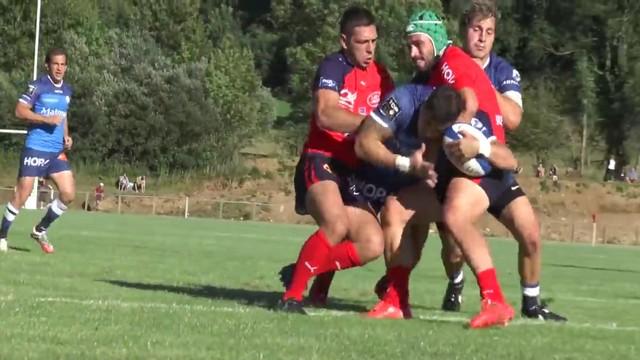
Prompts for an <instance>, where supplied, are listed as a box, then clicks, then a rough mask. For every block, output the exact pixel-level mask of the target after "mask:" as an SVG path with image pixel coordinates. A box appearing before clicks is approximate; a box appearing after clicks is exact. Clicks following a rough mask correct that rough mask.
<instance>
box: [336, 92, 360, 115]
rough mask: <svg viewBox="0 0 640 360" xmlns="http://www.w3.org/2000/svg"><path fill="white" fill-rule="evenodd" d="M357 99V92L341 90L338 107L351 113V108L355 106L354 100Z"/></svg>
mask: <svg viewBox="0 0 640 360" xmlns="http://www.w3.org/2000/svg"><path fill="white" fill-rule="evenodd" d="M357 98H358V92H357V91H356V92H353V93H352V92H350V91H349V90H347V89H342V90H341V91H340V105H342V106H344V107H346V108H348V109H349V110H351V111H353V107H354V106H355V104H356V99H357Z"/></svg>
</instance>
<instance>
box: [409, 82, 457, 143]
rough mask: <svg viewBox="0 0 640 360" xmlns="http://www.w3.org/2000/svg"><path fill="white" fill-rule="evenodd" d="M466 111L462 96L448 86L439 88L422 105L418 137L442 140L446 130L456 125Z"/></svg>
mask: <svg viewBox="0 0 640 360" xmlns="http://www.w3.org/2000/svg"><path fill="white" fill-rule="evenodd" d="M463 109H464V102H463V100H462V96H460V93H458V92H457V91H456V90H455V89H454V88H452V87H451V86H448V85H443V86H439V87H437V88H436V89H435V90H434V91H433V92H432V93H431V95H430V96H429V98H428V99H427V100H426V101H425V102H423V103H422V105H420V114H419V119H418V136H419V137H420V138H421V139H440V138H442V135H443V133H444V130H445V129H446V128H447V127H449V126H451V124H453V123H455V122H456V120H458V117H459V116H460V113H462V110H463Z"/></svg>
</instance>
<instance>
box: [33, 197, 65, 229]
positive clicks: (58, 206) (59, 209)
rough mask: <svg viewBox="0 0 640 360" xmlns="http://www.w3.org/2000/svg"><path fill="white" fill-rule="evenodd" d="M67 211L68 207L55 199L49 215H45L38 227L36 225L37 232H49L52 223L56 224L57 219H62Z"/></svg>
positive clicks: (48, 211)
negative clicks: (61, 216)
mask: <svg viewBox="0 0 640 360" xmlns="http://www.w3.org/2000/svg"><path fill="white" fill-rule="evenodd" d="M65 210H67V206H66V205H65V204H63V203H62V201H60V199H55V200H53V202H52V203H51V205H50V206H49V208H48V209H47V213H46V214H44V217H43V218H42V220H40V222H39V223H38V225H36V230H38V231H43V230H47V229H48V228H49V226H50V225H51V223H52V222H54V221H55V220H56V219H57V218H59V217H60V215H62V214H63V213H64V211H65Z"/></svg>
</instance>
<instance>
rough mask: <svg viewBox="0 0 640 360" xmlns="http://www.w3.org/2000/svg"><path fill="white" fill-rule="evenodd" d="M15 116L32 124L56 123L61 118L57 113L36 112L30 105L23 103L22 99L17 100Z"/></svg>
mask: <svg viewBox="0 0 640 360" xmlns="http://www.w3.org/2000/svg"><path fill="white" fill-rule="evenodd" d="M15 114H16V117H17V118H18V119H21V120H24V121H26V122H29V123H32V124H48V125H57V124H58V123H60V120H61V119H62V118H61V117H60V116H59V115H53V116H44V115H40V114H36V113H35V112H33V110H31V105H28V104H25V103H23V102H22V101H18V104H16V110H15Z"/></svg>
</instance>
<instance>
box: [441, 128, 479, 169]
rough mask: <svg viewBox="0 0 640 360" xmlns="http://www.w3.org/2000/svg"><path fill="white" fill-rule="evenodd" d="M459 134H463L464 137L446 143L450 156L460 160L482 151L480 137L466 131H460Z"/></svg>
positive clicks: (474, 155) (472, 156)
mask: <svg viewBox="0 0 640 360" xmlns="http://www.w3.org/2000/svg"><path fill="white" fill-rule="evenodd" d="M459 134H460V136H462V139H460V140H457V141H452V142H450V143H448V144H445V145H444V146H445V147H446V148H447V152H448V153H449V156H453V157H454V158H456V159H457V160H459V161H460V162H464V161H467V160H469V159H472V158H474V157H476V155H478V152H479V151H480V142H479V141H478V139H476V138H475V137H473V136H472V135H470V134H469V133H467V132H466V131H460V132H459Z"/></svg>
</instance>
